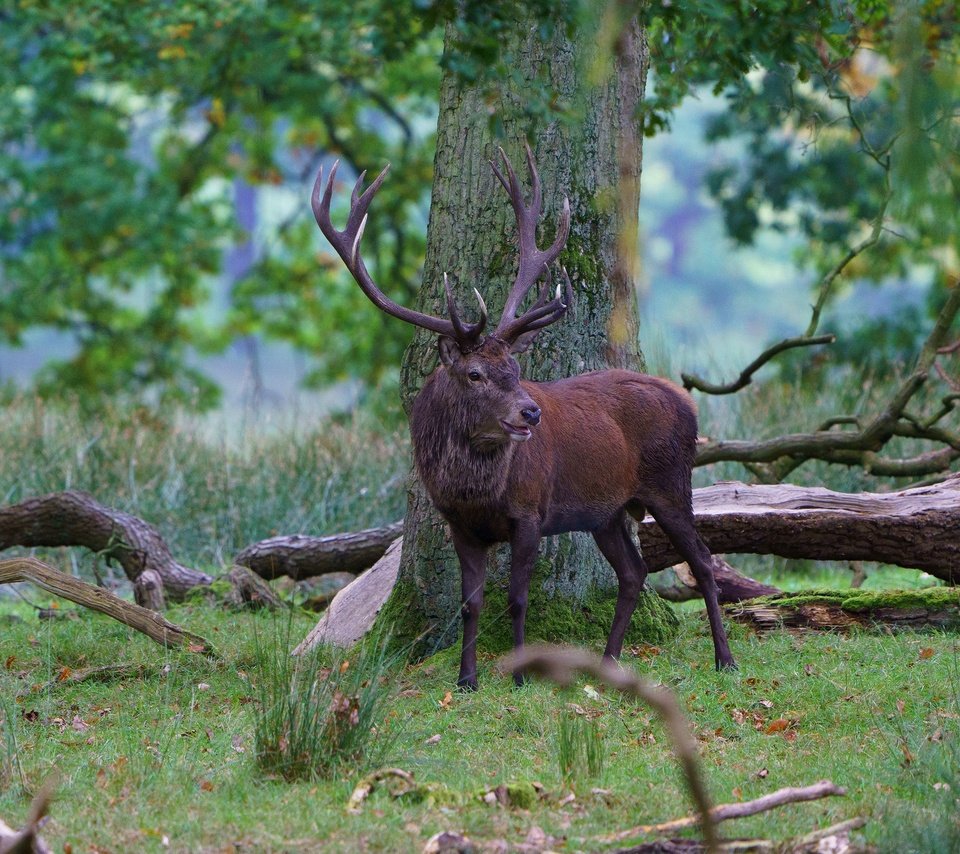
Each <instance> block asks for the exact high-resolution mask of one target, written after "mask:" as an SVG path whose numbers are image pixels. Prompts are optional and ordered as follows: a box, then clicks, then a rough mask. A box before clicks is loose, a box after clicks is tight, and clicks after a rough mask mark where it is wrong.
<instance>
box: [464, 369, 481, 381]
mask: <svg viewBox="0 0 960 854" xmlns="http://www.w3.org/2000/svg"><path fill="white" fill-rule="evenodd" d="M467 376H468V377H470V379H471V380H473V381H474V382H479V381H480V380H482V379H483V374H481V373H480V371H470V373H469V374H467Z"/></svg>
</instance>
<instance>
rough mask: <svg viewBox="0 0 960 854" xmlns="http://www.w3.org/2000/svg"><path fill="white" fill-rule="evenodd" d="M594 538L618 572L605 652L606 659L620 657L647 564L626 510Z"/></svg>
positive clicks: (597, 532)
mask: <svg viewBox="0 0 960 854" xmlns="http://www.w3.org/2000/svg"><path fill="white" fill-rule="evenodd" d="M593 539H594V540H596V543H597V546H598V547H599V549H600V552H601V554H603V556H604V557H605V558H606V559H607V560H608V561H609V562H610V565H611V566H612V567H613V571H614V572H615V573H616V574H617V583H618V589H617V605H616V608H615V610H614V613H613V625H612V626H611V627H610V636H609V637H608V638H607V646H606V649H604V651H603V655H604V657H605V658H619V657H620V653H621V651H622V650H623V637H624V635H625V634H626V632H627V626H628V625H630V618H631V617H632V616H633V612H634V611H635V610H636V607H637V600H638V599H639V598H640V591H641V590H643V583H644V581H645V580H646V578H647V564H646V563H645V562H644V560H643V558H642V557H641V556H640V552H639V551H637V547H636V545H634V542H633V539H632V538H631V537H630V529H629V528H628V526H627V519H626V515H625V514H624V513H622V512H621V513H620V514H618V515H617V516H616V517H615V518H614V519H613V520H612V521H610V522H609V523H608V524H607V525H605V526H604V527H603V528H600V529H599V530H596V531H594V532H593Z"/></svg>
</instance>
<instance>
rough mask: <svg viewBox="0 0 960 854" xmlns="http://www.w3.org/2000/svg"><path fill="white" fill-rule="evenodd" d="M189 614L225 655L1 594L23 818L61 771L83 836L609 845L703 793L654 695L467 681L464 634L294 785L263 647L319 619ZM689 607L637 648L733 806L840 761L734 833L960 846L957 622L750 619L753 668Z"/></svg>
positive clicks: (189, 841)
mask: <svg viewBox="0 0 960 854" xmlns="http://www.w3.org/2000/svg"><path fill="white" fill-rule="evenodd" d="M31 599H32V600H33V604H34V605H42V606H44V607H49V606H51V605H58V606H59V608H58V610H60V611H62V612H66V611H70V610H71V609H72V606H70V605H69V603H55V602H51V601H48V599H47V598H43V599H42V601H40V600H38V598H37V595H36V594H31ZM167 616H168V618H169V619H171V620H173V621H175V622H177V623H179V624H181V625H183V626H185V627H187V628H189V629H191V630H193V631H195V632H197V633H199V634H202V635H204V636H206V637H207V638H210V639H211V640H212V641H213V642H214V644H215V646H216V649H217V651H218V653H219V655H220V659H219V660H218V661H211V660H208V659H205V658H204V657H202V656H200V655H198V654H196V653H189V652H180V651H173V650H165V649H163V648H161V647H158V646H157V645H155V644H153V643H152V642H150V641H149V640H147V639H146V638H145V637H143V636H141V635H139V634H137V633H136V632H133V631H131V630H129V629H127V628H126V627H124V626H122V625H120V624H118V623H115V622H113V621H111V620H109V619H108V618H105V617H101V616H99V615H94V614H91V613H76V614H72V615H71V616H69V617H62V618H59V619H45V620H38V619H37V617H36V615H35V612H34V610H33V609H32V608H31V607H29V606H28V605H27V604H25V603H23V602H16V601H14V600H11V599H6V600H0V621H2V632H0V817H2V818H3V819H4V820H5V821H7V823H9V824H11V825H13V826H16V825H17V823H18V822H19V821H21V820H22V819H23V818H24V816H25V815H26V812H27V808H28V804H29V796H28V794H27V792H28V791H34V790H36V788H38V787H39V785H40V784H41V783H42V782H43V780H44V779H45V778H47V777H48V776H49V775H51V774H53V773H55V774H57V776H58V779H59V783H58V786H57V793H56V799H55V801H54V803H53V805H52V807H51V810H50V818H49V820H48V822H47V824H46V825H45V826H44V828H43V835H44V836H45V838H46V839H47V840H48V841H49V842H51V843H52V844H53V846H54V850H57V851H73V852H80V851H93V852H120V851H365V850H366V851H399V852H402V851H411V852H413V851H422V850H423V847H424V844H425V842H426V840H427V839H429V838H430V837H431V836H432V835H433V834H435V833H437V832H440V831H456V832H459V833H463V834H465V835H466V836H468V837H469V838H470V839H471V840H472V841H473V842H474V844H475V845H477V846H478V849H479V850H481V851H482V850H489V851H512V850H517V851H522V850H527V851H538V850H560V851H603V850H615V849H616V848H618V847H623V846H625V845H627V844H628V843H632V842H636V841H638V840H637V839H625V840H622V841H620V842H619V843H612V842H605V841H604V837H606V836H608V835H610V834H613V833H615V832H617V831H619V830H623V829H625V828H630V827H633V826H635V825H639V824H649V823H656V822H660V821H666V820H669V819H673V818H678V817H681V816H685V815H688V814H690V813H691V812H692V811H693V808H692V805H691V803H690V800H689V797H688V795H687V793H686V790H685V788H684V785H683V782H682V777H681V775H680V772H679V769H678V766H677V763H676V760H675V759H674V757H673V755H672V753H671V749H670V740H669V737H668V735H667V733H666V731H665V730H664V728H663V727H662V726H661V724H660V722H659V721H658V720H657V719H656V717H655V715H654V714H653V713H652V711H651V710H650V709H649V708H647V707H645V706H643V705H640V704H639V703H638V702H636V701H633V700H628V699H625V698H623V697H621V696H618V695H617V694H616V693H615V692H613V691H612V690H610V689H605V688H604V687H602V686H600V685H596V684H588V681H587V680H581V681H580V682H579V683H577V684H576V685H574V686H572V687H568V688H559V687H556V686H554V685H552V684H547V683H541V682H534V683H531V684H529V685H526V686H524V687H523V688H519V689H517V688H514V687H513V686H512V683H511V681H510V679H509V677H507V676H504V675H502V674H501V673H499V672H498V671H497V670H496V668H495V661H494V658H493V657H492V656H486V657H484V658H483V660H482V662H481V688H480V690H479V692H477V693H460V692H457V691H456V690H451V689H452V688H453V686H454V683H455V679H456V669H457V656H456V651H455V650H448V651H444V652H441V653H439V654H438V655H435V656H434V657H432V658H430V659H427V660H426V661H424V662H421V663H418V664H407V665H403V664H401V665H397V666H394V667H393V668H392V669H389V670H387V671H384V672H383V673H381V674H380V675H379V677H378V684H379V685H380V686H381V688H382V691H383V700H384V705H383V706H382V707H381V711H380V715H379V716H378V718H377V720H375V721H374V722H373V723H374V726H375V728H376V732H375V734H374V736H373V739H372V742H371V743H370V744H369V745H368V746H367V747H366V749H365V750H364V751H363V753H362V755H360V756H358V757H356V758H355V759H353V760H351V761H349V762H346V763H343V764H341V765H340V766H339V767H338V768H337V769H335V771H334V772H333V774H332V776H330V777H326V778H325V777H317V778H314V779H307V780H304V781H301V782H286V781H285V780H283V779H282V778H281V777H279V776H277V775H271V774H269V773H266V772H264V771H263V770H262V769H261V767H260V766H259V765H258V763H257V760H256V753H257V739H256V737H255V728H256V717H257V715H256V712H257V711H258V709H260V710H262V705H263V702H264V700H263V697H264V694H263V691H262V690H261V689H262V687H263V684H264V680H268V681H269V679H270V678H271V674H270V673H268V672H267V671H266V668H269V667H270V666H271V665H270V661H272V660H275V659H274V658H272V657H271V655H264V651H265V650H269V651H270V652H271V653H274V652H276V651H279V652H280V654H281V656H282V655H283V654H284V651H285V650H286V649H289V648H291V647H292V646H293V645H294V644H295V643H296V642H297V641H298V640H299V639H300V638H301V637H302V636H303V635H304V634H305V633H306V632H307V631H308V630H309V628H310V627H311V626H312V624H313V622H314V620H315V615H310V614H306V613H304V612H301V611H299V610H295V611H293V612H292V616H290V617H287V616H281V617H278V616H276V615H271V614H268V613H260V614H252V613H241V612H231V611H226V610H221V609H218V608H215V607H209V606H206V607H205V606H199V605H192V606H177V607H173V608H171V609H170V610H169V612H168V614H167ZM485 617H486V618H487V619H488V620H496V619H504V618H505V616H504V615H495V614H485ZM681 618H682V619H681V621H682V626H681V632H680V635H679V637H678V638H677V639H676V641H675V642H673V643H671V644H670V645H669V647H664V648H657V647H638V648H635V649H633V650H630V651H629V652H628V653H627V654H626V655H625V656H624V661H623V666H625V667H629V668H633V669H635V670H636V671H638V672H639V673H641V674H642V675H644V676H646V677H648V678H650V679H652V680H655V681H657V682H659V683H661V684H663V685H664V686H667V687H669V688H670V689H671V690H672V691H673V692H674V693H675V695H676V696H677V698H678V699H679V701H680V704H681V706H682V707H683V708H684V709H685V711H686V713H687V715H688V716H689V719H690V722H691V725H692V728H693V731H694V734H695V737H696V741H697V746H698V752H699V755H700V758H701V761H702V764H703V768H704V772H705V775H706V778H707V781H708V787H709V792H710V795H711V797H712V799H713V800H714V802H716V803H725V802H737V801H742V800H747V799H751V798H755V797H758V796H760V795H763V794H765V793H768V792H771V791H773V790H775V789H778V788H780V787H783V786H801V785H806V784H811V783H814V782H816V781H818V780H821V779H824V778H828V779H830V780H832V781H833V782H834V783H836V784H837V785H840V786H843V787H845V788H846V790H847V795H846V797H834V798H830V799H827V800H821V801H816V802H811V803H806V804H797V805H791V806H786V807H783V808H781V809H779V810H777V811H775V812H770V813H766V814H763V815H759V816H756V817H753V818H747V819H740V820H737V821H733V822H729V823H727V824H724V825H723V826H722V830H723V834H724V835H725V836H728V837H734V838H745V837H763V838H767V839H774V840H784V839H787V838H790V837H795V836H799V835H802V834H804V833H807V832H809V831H811V830H814V829H817V828H822V827H826V826H827V825H830V824H833V823H836V822H839V821H842V820H845V819H849V818H853V817H857V816H864V817H866V819H867V823H866V825H865V827H864V828H863V830H862V831H860V833H861V834H862V837H863V839H865V840H866V841H868V842H871V843H873V844H875V845H877V846H878V847H879V849H880V850H882V851H894V850H896V851H910V850H915V851H947V850H957V846H958V845H960V826H958V823H957V814H958V813H957V810H956V797H957V791H958V787H960V666H958V662H960V657H958V650H960V639H958V638H957V637H956V635H951V634H943V633H914V632H903V633H898V634H888V633H882V632H877V633H873V632H864V631H860V632H854V633H851V634H820V633H790V632H786V631H782V632H773V633H769V634H764V635H758V634H755V633H754V632H753V631H751V630H747V629H745V628H743V627H739V626H736V625H734V626H732V627H731V646H732V647H733V650H734V652H735V655H736V657H737V659H738V662H739V665H740V670H739V671H738V672H734V673H716V672H715V671H714V669H713V666H712V661H713V653H712V648H711V644H710V638H709V633H708V632H707V629H706V622H705V620H704V619H703V616H702V614H701V612H700V611H699V610H696V609H692V608H690V607H686V608H684V609H682V610H681ZM347 660H349V654H348V656H347ZM118 664H127V665H131V668H130V669H128V670H125V671H121V672H118V673H116V674H110V673H107V674H106V675H105V678H104V680H103V681H96V680H92V679H91V680H87V681H83V682H77V683H75V682H72V681H71V680H70V678H69V677H71V676H73V675H74V674H76V673H78V672H81V671H83V670H84V669H87V668H95V667H103V666H108V665H118ZM342 666H343V665H342V662H341V667H342ZM576 721H581V722H584V721H585V722H588V723H586V724H584V725H583V726H581V728H580V730H579V732H580V738H581V740H584V739H586V740H591V742H592V745H593V754H592V758H590V759H589V761H587V760H584V759H583V757H581V758H580V759H579V760H578V759H577V755H576V751H577V750H579V749H580V747H582V746H583V745H579V746H578V745H577V743H576V742H577V738H576V737H574V738H573V747H571V736H570V733H571V732H574V734H576V732H577V730H576V729H575V728H574V729H573V730H572V729H571V722H576ZM571 757H572V758H571ZM562 761H563V762H565V763H566V766H567V767H566V770H563V769H562V768H561V762H562ZM384 766H389V767H394V768H399V769H402V770H404V771H407V772H409V773H410V774H412V775H413V778H414V780H415V781H416V783H417V786H416V788H414V789H413V790H412V791H408V792H406V794H404V795H401V796H399V797H396V796H395V794H396V792H393V793H391V791H390V790H389V789H390V787H389V786H387V785H383V786H381V787H377V788H375V789H374V790H373V792H372V793H371V794H370V796H369V797H368V798H367V799H366V800H365V801H364V802H363V803H361V804H360V805H359V807H358V808H357V810H356V812H348V810H347V804H348V800H349V799H350V796H351V793H352V791H353V789H354V787H355V786H356V785H357V783H358V782H359V781H360V780H361V779H362V778H363V777H364V775H365V774H367V773H368V772H370V771H372V770H375V769H376V768H379V767H384ZM501 785H504V786H509V787H510V789H509V790H510V792H511V793H512V794H511V796H510V797H507V798H504V797H503V796H502V795H503V790H501V798H500V801H503V800H506V803H501V802H500V801H496V800H495V798H494V797H490V796H488V797H487V799H486V800H485V799H484V797H483V796H484V795H485V794H487V793H489V792H491V791H494V792H495V790H496V789H497V787H498V786H501ZM491 800H493V801H495V802H494V803H489V801H491ZM690 833H691V832H688V833H687V835H690ZM524 845H532V846H533V847H527V848H524V847H523V846H524Z"/></svg>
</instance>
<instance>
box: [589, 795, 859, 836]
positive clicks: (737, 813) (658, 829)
mask: <svg viewBox="0 0 960 854" xmlns="http://www.w3.org/2000/svg"><path fill="white" fill-rule="evenodd" d="M846 794H847V790H846V789H844V788H843V787H842V786H837V785H834V783H833V781H832V780H821V781H820V782H819V783H813V784H812V785H810V786H801V787H799V788H795V787H793V786H788V787H786V788H784V789H777V790H776V791H775V792H770V793H769V794H767V795H762V796H761V797H759V798H754V800H752V801H741V802H740V803H736V804H718V805H717V806H715V807H713V809H711V810H710V818H711V819H712V820H713V821H714V822H718V823H719V822H721V821H727V820H729V819H731V818H746V817H747V816H751V815H757V814H758V813H762V812H767V811H768V810H772V809H776V808H777V807H782V806H784V805H785V804H796V803H801V802H803V801H816V800H819V799H820V798H828V797H831V796H834V795H839V796H841V797H842V796H844V795H846ZM699 823H700V816H695V815H691V816H687V817H686V818H678V819H674V820H673V821H665V822H662V823H661V824H641V825H638V826H637V827H631V828H630V829H629V830H621V831H619V832H618V833H613V834H610V835H609V836H602V837H600V838H599V839H597V841H598V842H621V841H622V840H624V839H630V838H632V837H635V836H649V835H651V834H658V835H659V834H666V833H675V832H676V831H678V830H685V829H686V828H688V827H696V826H697V825H698V824H699Z"/></svg>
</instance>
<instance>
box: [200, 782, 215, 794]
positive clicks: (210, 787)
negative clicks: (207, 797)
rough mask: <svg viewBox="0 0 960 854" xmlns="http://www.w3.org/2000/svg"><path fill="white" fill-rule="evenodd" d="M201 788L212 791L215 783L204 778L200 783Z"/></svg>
mask: <svg viewBox="0 0 960 854" xmlns="http://www.w3.org/2000/svg"><path fill="white" fill-rule="evenodd" d="M200 788H201V789H203V791H205V792H212V791H213V783H211V782H210V781H209V780H203V781H201V783H200Z"/></svg>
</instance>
